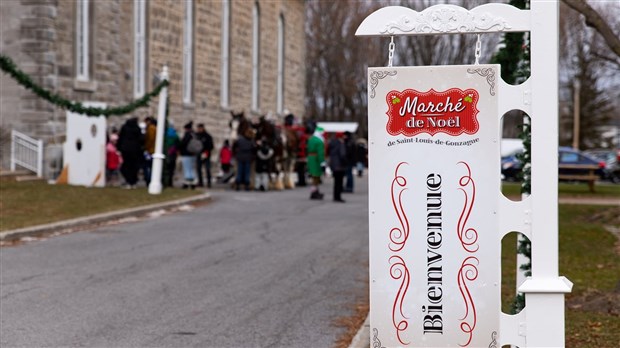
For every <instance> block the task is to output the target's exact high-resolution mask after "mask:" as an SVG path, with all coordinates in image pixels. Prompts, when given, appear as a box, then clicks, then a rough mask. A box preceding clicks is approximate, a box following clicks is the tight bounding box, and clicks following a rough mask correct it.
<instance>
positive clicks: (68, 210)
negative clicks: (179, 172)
mask: <svg viewBox="0 0 620 348" xmlns="http://www.w3.org/2000/svg"><path fill="white" fill-rule="evenodd" d="M201 192H202V191H189V190H182V189H175V188H166V189H164V190H163V191H162V193H161V194H159V195H151V194H149V193H148V192H147V189H146V188H138V189H135V190H125V189H122V188H119V187H106V188H87V187H81V186H70V185H50V184H47V183H46V182H43V181H30V182H15V181H9V180H4V181H0V231H5V230H12V229H16V228H21V227H27V226H34V225H39V224H44V223H50V222H56V221H61V220H66V219H72V218H77V217H82V216H86V215H91V214H97V213H105V212H109V211H114V210H119V209H126V208H132V207H137V206H142V205H147V204H155V203H159V202H163V201H170V200H175V199H179V198H184V197H189V196H192V195H196V194H199V193H201Z"/></svg>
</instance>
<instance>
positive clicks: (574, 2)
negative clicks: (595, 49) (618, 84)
mask: <svg viewBox="0 0 620 348" xmlns="http://www.w3.org/2000/svg"><path fill="white" fill-rule="evenodd" d="M562 1H563V2H564V3H565V4H566V5H568V6H569V7H570V8H572V9H573V10H575V11H577V12H579V13H580V14H581V15H583V16H584V17H585V20H586V25H587V26H588V27H592V28H594V29H596V31H597V32H598V33H599V34H600V35H601V36H602V37H603V39H604V40H605V42H606V43H607V45H608V46H609V48H610V49H611V51H612V52H613V53H614V54H615V55H616V56H617V57H615V58H613V57H611V56H607V55H605V56H604V57H605V58H607V59H608V60H610V61H612V62H614V63H615V64H616V65H618V66H620V33H619V32H620V27H619V23H620V21H618V17H617V16H618V10H617V7H618V3H617V2H614V1H610V2H607V3H606V4H603V5H609V6H606V7H605V9H606V10H613V8H614V6H615V8H616V11H615V12H616V13H615V15H614V14H613V13H609V12H606V13H607V15H608V16H609V15H611V16H615V19H616V20H615V23H612V22H611V17H608V18H605V16H604V15H601V14H600V13H599V12H598V11H597V10H595V9H594V8H593V7H592V6H590V5H589V4H588V2H587V1H585V0H562ZM612 25H615V30H614V28H612Z"/></svg>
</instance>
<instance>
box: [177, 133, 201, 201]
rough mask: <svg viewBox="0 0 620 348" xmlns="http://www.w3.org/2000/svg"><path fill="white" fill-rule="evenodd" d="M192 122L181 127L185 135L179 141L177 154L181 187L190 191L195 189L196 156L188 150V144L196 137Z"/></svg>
mask: <svg viewBox="0 0 620 348" xmlns="http://www.w3.org/2000/svg"><path fill="white" fill-rule="evenodd" d="M193 126H194V123H193V122H191V121H190V122H188V123H186V124H185V126H183V129H184V131H185V133H184V134H183V138H182V139H181V143H180V144H179V154H180V155H181V164H182V165H183V179H184V182H183V186H182V188H184V189H186V188H188V187H189V188H191V189H192V190H193V189H195V188H196V184H195V183H194V181H195V176H196V155H197V154H198V152H197V153H193V152H191V151H190V149H189V143H190V141H191V140H192V138H194V137H196V135H195V134H194V131H193Z"/></svg>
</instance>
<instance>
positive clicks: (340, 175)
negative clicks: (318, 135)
mask: <svg viewBox="0 0 620 348" xmlns="http://www.w3.org/2000/svg"><path fill="white" fill-rule="evenodd" d="M327 151H328V152H329V168H330V169H331V170H332V173H333V175H334V196H333V198H334V202H338V203H344V202H345V201H344V199H342V191H343V181H344V174H345V171H346V169H347V149H346V146H345V144H344V133H343V132H337V133H336V134H335V135H334V137H332V140H330V142H329V145H328V149H327Z"/></svg>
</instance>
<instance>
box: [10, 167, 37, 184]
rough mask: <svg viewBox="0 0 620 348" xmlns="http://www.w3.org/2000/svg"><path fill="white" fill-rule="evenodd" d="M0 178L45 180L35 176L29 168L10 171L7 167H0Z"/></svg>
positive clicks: (21, 180)
mask: <svg viewBox="0 0 620 348" xmlns="http://www.w3.org/2000/svg"><path fill="white" fill-rule="evenodd" d="M0 180H7V181H17V182H24V181H38V180H45V179H44V178H41V177H38V176H36V174H34V173H33V172H31V171H29V170H21V169H20V170H14V171H11V170H7V169H0Z"/></svg>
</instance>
